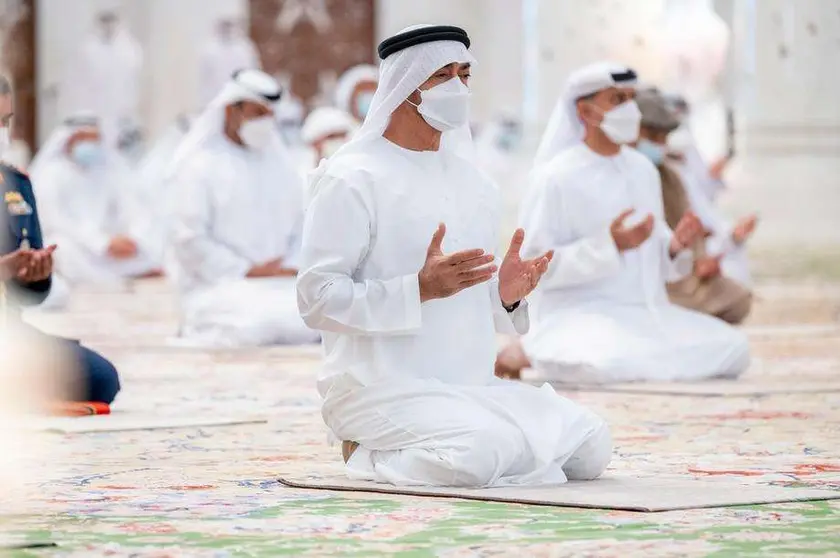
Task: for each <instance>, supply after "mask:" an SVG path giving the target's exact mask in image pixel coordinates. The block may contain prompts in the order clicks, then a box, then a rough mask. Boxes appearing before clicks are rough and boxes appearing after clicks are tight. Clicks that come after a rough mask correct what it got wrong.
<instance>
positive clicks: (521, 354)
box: [496, 340, 531, 380]
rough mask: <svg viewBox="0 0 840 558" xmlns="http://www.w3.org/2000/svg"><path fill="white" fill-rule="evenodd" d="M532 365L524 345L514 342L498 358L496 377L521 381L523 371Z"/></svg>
mask: <svg viewBox="0 0 840 558" xmlns="http://www.w3.org/2000/svg"><path fill="white" fill-rule="evenodd" d="M530 365H531V363H530V362H528V357H527V356H526V355H525V351H524V350H523V349H522V344H521V343H520V342H519V341H518V340H514V341H512V342H511V343H510V344H509V345H508V346H507V347H505V348H504V349H502V351H501V352H500V353H499V355H498V356H497V357H496V376H498V377H499V378H504V379H506V380H520V379H522V369H523V368H527V367H528V366H530Z"/></svg>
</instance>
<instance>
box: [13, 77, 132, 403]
mask: <svg viewBox="0 0 840 558" xmlns="http://www.w3.org/2000/svg"><path fill="white" fill-rule="evenodd" d="M12 114H13V107H12V91H11V87H10V85H9V81H8V79H6V78H5V77H3V76H0V154H2V151H3V150H4V149H5V148H6V146H7V145H8V137H9V130H10V128H11V119H12ZM0 190H2V192H3V201H4V204H5V208H6V210H5V211H4V215H3V216H2V218H0V225H2V231H3V232H2V234H0V282H2V284H0V290H2V293H0V298H2V300H0V312H2V313H3V315H2V319H3V320H4V324H2V325H9V324H10V323H11V324H13V327H14V328H15V329H16V330H17V331H23V332H24V333H25V335H26V336H27V337H29V338H31V339H35V340H37V341H38V342H41V343H44V344H45V346H48V347H58V348H59V350H62V351H64V352H65V354H66V356H67V357H68V358H69V360H70V362H69V364H68V367H67V368H68V373H69V374H70V377H69V378H65V379H63V380H62V383H64V382H66V385H67V390H66V391H65V390H62V392H61V393H60V396H61V397H66V398H68V399H73V400H77V401H92V402H101V403H111V402H112V401H113V400H114V398H115V397H116V395H117V393H118V392H119V390H120V382H119V377H118V375H117V371H116V369H115V368H114V366H113V365H112V364H111V363H110V362H108V361H107V360H106V359H105V358H103V357H102V356H101V355H99V354H97V353H95V352H94V351H92V350H90V349H88V348H86V347H83V346H82V345H80V344H79V343H78V342H76V341H70V340H66V339H59V338H57V337H52V336H48V335H46V334H43V333H40V332H38V331H36V330H35V329H33V328H32V327H30V326H28V325H26V324H24V323H23V322H22V321H21V320H20V309H21V308H22V307H24V306H32V305H37V304H40V303H41V302H43V301H44V300H45V299H46V298H47V296H48V295H49V293H50V289H51V287H52V272H53V254H54V253H55V254H57V253H59V252H60V251H61V249H63V247H62V248H61V249H60V248H58V247H57V246H56V245H55V244H53V245H50V246H46V247H45V246H44V243H43V239H42V237H41V222H40V219H39V214H38V209H39V208H38V205H37V203H36V202H35V195H34V192H33V189H32V183H31V182H30V181H29V178H28V177H27V176H26V175H24V174H22V173H21V172H19V171H17V170H16V169H14V168H12V167H9V166H7V165H0ZM82 224H83V221H82V222H80V223H78V225H82ZM33 364H34V363H33ZM44 389H45V390H54V386H44Z"/></svg>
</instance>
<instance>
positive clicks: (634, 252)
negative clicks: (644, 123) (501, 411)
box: [498, 64, 750, 383]
mask: <svg viewBox="0 0 840 558" xmlns="http://www.w3.org/2000/svg"><path fill="white" fill-rule="evenodd" d="M635 77H636V76H635V73H634V72H633V71H632V70H630V69H628V68H625V67H621V66H616V65H611V64H596V65H593V66H589V67H586V68H584V69H582V70H579V71H578V72H576V73H574V74H572V76H571V77H570V78H569V82H568V84H567V88H566V91H565V93H564V95H563V97H562V98H561V100H560V102H559V103H558V106H557V108H556V110H555V113H554V116H553V117H552V121H551V122H550V123H549V126H548V128H547V130H546V134H545V136H544V137H543V142H542V145H541V146H540V150H539V152H538V154H537V159H538V160H537V165H538V167H537V168H536V169H535V171H534V180H533V184H532V185H531V187H530V190H529V193H528V195H527V196H526V199H525V202H524V204H523V207H522V215H521V221H520V222H521V225H522V226H524V227H526V228H527V230H528V233H529V237H528V242H527V243H526V246H525V253H526V254H537V253H540V252H541V251H545V250H549V249H553V250H555V251H556V254H557V256H556V257H555V258H554V261H553V263H552V264H551V266H550V267H549V270H548V272H547V274H546V277H545V278H544V280H543V281H542V283H541V285H540V292H539V297H538V301H537V303H536V304H535V307H536V308H535V310H536V312H535V313H536V315H537V320H536V322H537V323H536V326H535V328H534V329H533V330H532V331H531V333H530V334H529V335H528V336H526V337H525V338H524V339H523V346H522V348H523V349H524V354H522V353H521V352H519V353H518V354H517V349H516V347H515V346H514V347H513V348H511V349H509V350H507V351H504V352H503V353H502V355H501V356H500V359H499V367H498V371H499V372H500V373H501V374H502V375H515V374H516V373H517V372H518V370H519V369H520V368H521V367H523V366H526V365H527V364H528V363H530V364H531V365H532V367H533V368H535V369H536V370H537V371H538V372H540V373H541V375H542V376H544V377H546V378H550V379H552V380H555V381H565V382H576V383H607V382H631V381H645V380H659V381H692V380H704V379H707V378H715V377H735V376H738V375H739V374H741V373H742V372H744V371H745V370H746V368H747V366H748V365H749V361H750V358H749V346H748V343H747V339H746V336H745V335H744V334H743V333H742V332H740V331H738V330H736V329H734V328H732V327H731V326H729V325H727V324H726V323H724V322H722V321H720V320H718V319H716V318H713V317H710V316H706V315H703V314H700V313H698V312H694V311H690V310H686V309H683V308H680V307H678V306H676V305H674V304H671V303H670V302H669V300H668V295H667V292H666V288H665V284H666V282H667V281H676V280H679V279H682V278H684V277H686V276H687V275H688V274H689V273H691V271H692V253H691V252H690V251H689V250H686V247H688V246H692V245H693V244H694V242H696V241H697V240H698V239H699V238H700V235H702V233H703V227H702V225H701V223H700V221H699V219H698V218H697V216H696V215H694V214H692V213H691V212H686V213H685V214H684V215H683V217H682V219H681V220H680V221H679V223H678V224H677V225H676V227H675V229H674V231H673V232H672V231H671V229H670V228H669V227H668V225H667V223H666V222H665V219H664V210H663V204H662V188H661V184H660V179H659V174H658V172H657V170H656V168H655V167H654V166H653V164H652V163H651V162H650V161H649V160H648V159H647V158H646V157H645V156H644V155H642V154H641V153H639V152H638V151H636V150H635V149H633V148H632V147H630V146H629V145H627V144H630V143H633V142H635V141H636V140H637V139H638V136H639V127H640V121H641V114H640V111H639V107H638V106H637V105H636V102H635V100H634V95H635V91H634V89H633V85H634V83H635ZM634 221H635V223H634Z"/></svg>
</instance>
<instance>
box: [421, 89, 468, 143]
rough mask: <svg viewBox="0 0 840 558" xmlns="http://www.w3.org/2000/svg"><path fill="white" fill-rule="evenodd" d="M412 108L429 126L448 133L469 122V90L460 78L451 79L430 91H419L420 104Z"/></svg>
mask: <svg viewBox="0 0 840 558" xmlns="http://www.w3.org/2000/svg"><path fill="white" fill-rule="evenodd" d="M409 103H411V101H409ZM411 104H414V103H411ZM414 106H416V107H417V112H419V113H420V116H422V117H423V120H425V121H426V122H427V123H428V124H429V126H431V127H432V128H434V129H435V130H438V131H440V132H448V131H449V130H454V129H455V128H458V127H460V126H464V125H466V124H467V122H468V121H469V119H470V89H469V87H467V86H466V85H464V82H462V81H461V79H460V78H458V77H453V78H451V79H449V80H447V81H445V82H443V83H441V84H440V85H436V86H435V87H432V88H431V89H425V90H422V91H420V104H419V105H414Z"/></svg>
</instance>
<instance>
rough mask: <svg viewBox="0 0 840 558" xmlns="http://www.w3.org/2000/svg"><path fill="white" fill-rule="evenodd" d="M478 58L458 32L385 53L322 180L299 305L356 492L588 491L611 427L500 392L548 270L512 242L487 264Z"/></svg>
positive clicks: (525, 393)
mask: <svg viewBox="0 0 840 558" xmlns="http://www.w3.org/2000/svg"><path fill="white" fill-rule="evenodd" d="M468 46H469V39H468V37H467V34H466V33H465V32H464V31H463V30H462V29H459V28H457V27H449V26H419V27H412V28H408V29H406V30H404V31H402V32H400V33H399V34H398V35H396V36H394V37H391V38H390V39H386V40H385V41H384V42H383V43H382V44H381V45H380V47H379V54H380V57H381V58H382V60H383V61H382V64H381V68H380V70H381V74H380V75H381V80H380V82H379V86H378V88H377V90H376V93H375V96H374V99H373V101H372V105H371V110H370V113H369V114H368V116H367V118H366V120H365V122H364V124H363V126H362V128H361V129H360V130H359V132H358V133H357V135H356V136H354V139H353V140H351V141H350V142H349V143H348V144H347V145H345V146H344V147H343V148H342V149H341V150H339V151H338V153H336V154H335V155H334V156H333V157H331V158H330V159H329V160H328V161H325V162H322V164H321V165H320V167H319V168H318V169H317V170H316V171H315V172H314V173H313V175H312V179H311V183H310V192H309V194H310V195H311V201H310V203H309V206H308V209H307V212H306V219H305V225H304V232H303V246H302V265H301V273H300V275H299V276H298V303H299V306H300V311H301V314H302V316H303V317H304V319H305V320H306V323H307V324H308V325H310V326H311V327H313V328H315V329H318V330H321V331H323V335H324V349H325V353H326V363H325V366H324V371H323V373H322V375H321V377H320V378H319V383H318V388H319V391H320V393H321V395H322V396H323V397H324V402H323V410H322V411H323V418H324V420H325V422H326V424H327V426H328V427H329V428H330V430H331V431H332V432H333V434H334V435H335V436H336V437H337V438H338V439H340V440H343V441H344V447H343V450H344V455H345V460H347V472H348V474H349V475H350V476H351V477H353V478H357V479H366V480H371V481H377V482H383V483H392V484H396V485H433V486H497V485H510V484H541V483H563V482H565V481H566V480H567V479H594V478H596V477H597V476H599V475H600V474H601V473H602V472H603V471H604V469H605V468H606V466H607V464H608V463H609V461H610V456H611V451H612V442H611V438H610V433H609V429H608V427H607V425H606V423H605V422H604V421H603V420H601V419H600V418H599V417H598V416H596V415H595V414H593V413H592V412H591V411H589V410H587V409H585V408H584V407H582V406H580V405H578V404H577V403H575V402H573V401H569V400H567V399H565V398H563V397H560V396H559V395H557V393H556V392H555V391H554V390H553V389H551V388H550V387H549V386H547V385H546V386H543V387H542V388H537V387H534V386H528V385H524V384H518V383H514V382H509V381H505V380H499V379H497V378H495V377H494V375H493V361H494V357H495V346H496V339H495V336H496V332H497V331H501V332H505V333H508V334H513V333H516V332H520V333H522V332H525V331H526V330H527V327H528V314H527V303H526V302H525V301H524V297H525V296H526V295H527V294H529V293H530V292H531V291H532V290H533V288H534V287H535V286H536V284H537V282H538V281H539V279H540V277H541V276H542V274H543V273H544V272H545V270H546V269H547V267H548V263H549V261H550V260H551V257H552V254H551V252H547V253H544V254H540V255H537V256H536V257H535V258H534V259H530V260H522V259H521V258H520V257H519V249H520V246H521V243H522V241H523V238H524V233H523V231H521V230H520V231H517V233H516V235H515V236H514V239H513V241H512V242H511V245H510V249H509V251H508V252H507V255H506V256H505V258H504V260H503V261H502V262H501V264H500V266H499V267H498V270H497V268H496V266H495V265H494V264H493V261H494V257H493V256H492V252H493V250H494V248H495V246H496V245H497V239H496V233H497V228H498V223H499V217H500V215H499V213H500V200H499V192H498V190H497V188H496V187H495V185H494V184H493V183H492V181H491V180H490V179H489V178H488V177H487V176H486V175H484V174H483V173H482V172H481V171H480V170H479V169H478V168H476V166H475V164H474V163H473V161H472V155H471V154H470V151H471V149H472V144H471V141H470V136H469V128H468V115H469V98H470V90H469V86H468V81H469V75H470V64H471V62H472V60H473V59H472V56H471V55H470V53H469V51H468V50H467V47H468ZM497 271H498V273H496V272H497Z"/></svg>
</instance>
